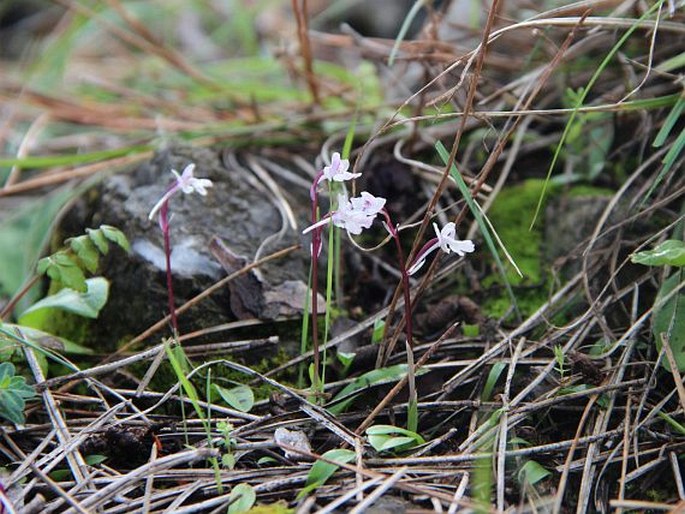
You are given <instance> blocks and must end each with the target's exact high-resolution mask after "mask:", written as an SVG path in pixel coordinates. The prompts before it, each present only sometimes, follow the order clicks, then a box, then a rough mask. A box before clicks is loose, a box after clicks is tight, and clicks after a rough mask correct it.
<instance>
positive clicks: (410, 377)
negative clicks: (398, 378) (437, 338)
mask: <svg viewBox="0 0 685 514" xmlns="http://www.w3.org/2000/svg"><path fill="white" fill-rule="evenodd" d="M381 213H382V214H383V217H385V222H386V223H385V226H386V228H387V230H388V232H389V233H390V235H391V236H392V238H393V239H394V240H395V246H396V247H397V258H398V260H399V265H400V271H401V273H402V292H403V294H404V317H405V323H404V329H405V333H406V335H407V341H406V345H405V346H406V352H407V387H408V389H409V403H408V409H407V429H408V430H411V431H412V432H416V430H417V429H418V414H417V412H418V409H417V407H418V395H417V393H416V377H415V373H414V340H413V325H412V319H411V312H412V308H411V295H410V293H409V273H408V272H407V268H406V266H405V263H404V252H403V251H402V244H401V243H400V235H399V232H397V227H395V225H394V224H393V222H392V220H391V219H390V214H389V213H388V211H387V210H386V209H382V210H381Z"/></svg>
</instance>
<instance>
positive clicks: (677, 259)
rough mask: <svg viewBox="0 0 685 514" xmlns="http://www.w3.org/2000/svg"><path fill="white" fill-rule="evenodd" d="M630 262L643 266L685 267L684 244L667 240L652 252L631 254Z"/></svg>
mask: <svg viewBox="0 0 685 514" xmlns="http://www.w3.org/2000/svg"><path fill="white" fill-rule="evenodd" d="M630 260H631V261H633V262H635V263H637V264H644V265H645V266H685V243H684V242H683V241H678V240H675V239H668V240H666V241H664V242H663V243H661V244H659V245H657V246H656V247H655V248H654V249H652V250H647V251H644V252H637V253H635V254H633V255H632V256H631V258H630Z"/></svg>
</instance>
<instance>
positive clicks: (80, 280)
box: [37, 251, 87, 293]
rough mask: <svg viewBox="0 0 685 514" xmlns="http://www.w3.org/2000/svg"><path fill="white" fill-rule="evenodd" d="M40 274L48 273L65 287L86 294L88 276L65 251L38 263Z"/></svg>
mask: <svg viewBox="0 0 685 514" xmlns="http://www.w3.org/2000/svg"><path fill="white" fill-rule="evenodd" d="M37 271H38V273H46V274H47V275H48V277H50V278H51V279H52V280H54V281H57V282H59V283H60V284H62V285H63V286H64V287H69V288H71V289H75V290H76V291H80V292H83V293H85V292H86V289H87V288H86V276H85V275H84V274H83V271H82V270H81V268H80V267H79V265H78V263H77V262H76V261H75V260H74V259H73V258H72V256H71V255H69V254H68V253H67V252H65V251H59V252H57V253H54V254H52V255H50V256H48V257H45V258H43V259H41V260H40V261H38V267H37Z"/></svg>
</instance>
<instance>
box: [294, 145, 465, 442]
mask: <svg viewBox="0 0 685 514" xmlns="http://www.w3.org/2000/svg"><path fill="white" fill-rule="evenodd" d="M349 167H350V163H349V161H348V160H347V159H341V157H340V154H339V153H337V152H336V153H334V154H333V156H332V157H331V164H330V165H329V166H325V167H324V168H323V170H322V171H321V172H320V173H319V174H318V175H317V176H316V177H315V179H314V181H313V182H312V186H311V189H310V197H311V201H312V224H311V225H310V226H309V227H307V228H306V229H305V230H304V231H303V233H308V232H312V245H311V255H312V261H313V263H312V275H311V279H312V288H311V294H312V299H311V309H312V310H311V315H312V320H313V323H312V347H313V352H314V369H313V371H314V373H313V385H314V388H315V389H319V388H320V389H321V390H323V384H322V383H321V382H320V380H319V367H320V357H319V346H318V341H317V337H318V336H317V323H316V320H317V266H316V260H317V259H318V257H319V254H320V252H321V245H322V241H321V232H322V231H323V227H324V226H325V225H328V224H330V223H332V224H333V225H334V226H336V227H339V228H342V229H344V230H346V231H347V232H348V233H349V234H353V235H358V234H361V233H362V231H363V230H364V229H368V228H370V227H371V225H372V224H373V221H374V220H375V219H376V216H378V215H379V214H381V215H382V216H383V218H384V223H383V226H384V227H385V229H386V230H387V231H388V233H389V234H390V236H391V237H392V238H393V239H394V241H395V246H396V248H397V255H398V258H399V265H400V266H399V268H400V272H401V273H402V290H403V294H404V308H405V331H406V336H407V339H406V347H407V365H408V367H409V369H410V370H413V367H414V358H413V350H412V348H413V341H412V319H411V313H412V309H411V297H410V294H409V275H410V274H412V273H415V272H416V271H417V270H419V269H420V268H421V267H422V266H423V264H424V263H425V261H426V257H427V256H428V255H429V254H431V253H432V252H433V251H435V250H437V249H438V248H440V249H442V250H443V251H444V252H445V253H451V252H454V253H456V254H458V255H460V256H463V255H465V254H466V253H470V252H473V251H474V249H475V248H474V245H473V242H472V241H460V240H458V239H457V237H456V226H455V224H454V223H447V224H446V225H445V226H444V227H443V228H442V229H441V230H439V229H438V227H437V225H435V224H434V225H433V226H434V228H435V234H436V237H435V238H434V239H432V240H430V241H429V242H428V243H426V245H424V247H423V248H422V249H421V251H419V253H418V255H417V257H416V259H415V260H414V263H413V264H412V265H411V266H409V268H407V267H406V266H405V261H404V255H403V252H402V245H401V244H400V237H399V231H398V229H397V227H396V226H395V225H394V224H393V223H392V220H391V219H390V214H389V213H388V211H387V210H386V209H385V204H386V199H385V198H381V197H376V196H374V195H372V194H371V193H369V192H367V191H362V192H361V194H360V195H359V196H356V197H352V198H348V195H347V191H346V189H345V188H344V187H343V190H342V193H338V196H337V207H336V208H335V209H334V210H332V211H331V212H329V213H328V214H326V215H325V216H323V217H322V218H321V219H318V201H317V200H318V196H317V188H318V186H319V184H320V183H321V182H322V181H328V182H329V185H331V184H333V183H335V182H340V183H344V182H346V181H348V180H353V179H355V178H358V177H360V176H361V173H350V172H349V171H348V169H349ZM331 189H332V188H331ZM324 360H325V359H324ZM407 385H408V388H409V408H408V418H407V427H408V429H409V430H412V431H416V428H417V424H418V407H417V406H418V396H417V393H416V384H415V381H414V373H413V371H411V372H409V373H408V374H407Z"/></svg>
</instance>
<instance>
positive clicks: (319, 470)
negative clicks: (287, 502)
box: [297, 448, 355, 499]
mask: <svg viewBox="0 0 685 514" xmlns="http://www.w3.org/2000/svg"><path fill="white" fill-rule="evenodd" d="M322 457H324V458H325V459H327V460H331V461H333V462H339V463H341V464H347V463H348V462H351V461H353V460H354V457H355V453H354V452H353V451H352V450H345V449H342V448H336V449H334V450H328V451H327V452H326V453H324V454H323V455H322ZM339 468H340V466H337V465H335V464H331V463H329V462H324V461H323V460H317V461H316V462H315V463H314V465H313V466H312V468H311V469H310V470H309V474H308V475H307V485H306V487H305V488H304V489H302V490H301V491H300V492H299V494H298V495H297V498H298V499H299V498H303V497H304V496H306V495H307V494H309V492H310V491H313V490H315V489H317V488H318V487H320V486H322V485H323V484H325V483H326V481H327V480H328V479H329V478H331V476H333V473H335V472H336V471H337V470H338V469H339Z"/></svg>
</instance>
